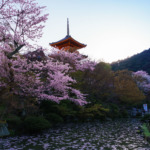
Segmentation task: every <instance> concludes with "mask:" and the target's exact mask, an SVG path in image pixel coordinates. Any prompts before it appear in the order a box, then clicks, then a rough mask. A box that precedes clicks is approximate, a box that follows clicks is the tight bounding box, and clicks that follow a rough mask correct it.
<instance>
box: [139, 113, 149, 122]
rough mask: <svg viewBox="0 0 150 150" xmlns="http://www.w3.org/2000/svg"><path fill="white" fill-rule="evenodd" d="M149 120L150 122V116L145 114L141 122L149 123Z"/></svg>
mask: <svg viewBox="0 0 150 150" xmlns="http://www.w3.org/2000/svg"><path fill="white" fill-rule="evenodd" d="M149 120H150V114H145V115H144V116H143V117H142V119H141V121H143V122H148V121H149Z"/></svg>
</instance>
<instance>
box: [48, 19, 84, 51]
mask: <svg viewBox="0 0 150 150" xmlns="http://www.w3.org/2000/svg"><path fill="white" fill-rule="evenodd" d="M50 46H52V47H55V48H58V49H59V50H65V51H69V52H77V50H78V49H81V48H84V47H86V45H85V44H83V43H80V42H78V41H76V40H75V39H74V38H72V37H71V36H70V35H69V21H68V19H67V36H66V37H65V38H63V39H61V40H59V41H57V42H53V43H50Z"/></svg>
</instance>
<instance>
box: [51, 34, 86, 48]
mask: <svg viewBox="0 0 150 150" xmlns="http://www.w3.org/2000/svg"><path fill="white" fill-rule="evenodd" d="M50 45H51V46H52V47H55V48H58V49H62V48H65V47H70V48H75V49H80V48H84V47H86V45H85V44H82V43H80V42H78V41H76V40H75V39H74V38H72V37H71V36H70V35H67V36H66V37H65V38H63V39H61V40H59V41H57V42H53V43H50Z"/></svg>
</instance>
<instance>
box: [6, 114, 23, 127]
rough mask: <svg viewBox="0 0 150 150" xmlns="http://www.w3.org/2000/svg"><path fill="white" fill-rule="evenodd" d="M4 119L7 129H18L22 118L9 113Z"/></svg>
mask: <svg viewBox="0 0 150 150" xmlns="http://www.w3.org/2000/svg"><path fill="white" fill-rule="evenodd" d="M6 121H7V123H8V128H9V129H13V130H18V129H20V128H21V126H22V120H21V119H20V118H19V117H18V116H16V115H9V116H8V117H7V118H6Z"/></svg>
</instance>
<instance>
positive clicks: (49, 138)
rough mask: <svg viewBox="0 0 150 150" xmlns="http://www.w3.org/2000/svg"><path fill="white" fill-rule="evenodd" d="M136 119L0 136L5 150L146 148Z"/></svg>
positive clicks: (122, 149)
mask: <svg viewBox="0 0 150 150" xmlns="http://www.w3.org/2000/svg"><path fill="white" fill-rule="evenodd" d="M139 125H140V122H139V121H138V120H136V119H132V120H117V121H109V122H105V123H99V122H94V123H82V124H67V125H63V126H62V127H59V128H55V129H51V130H49V131H48V132H46V133H43V134H41V135H38V136H21V137H10V138H6V139H1V140H0V142H1V143H2V142H3V146H4V149H5V150H7V149H8V150H10V149H11V150H19V149H20V150H22V149H24V150H29V149H30V150H42V149H43V150H53V149H54V150H70V149H75V150H82V149H89V150H96V149H98V150H99V149H100V150H128V149H129V150H135V149H136V150H150V145H149V144H148V143H147V142H146V141H145V140H144V139H143V138H142V136H141V135H140V134H137V133H136V127H138V126H139Z"/></svg>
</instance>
